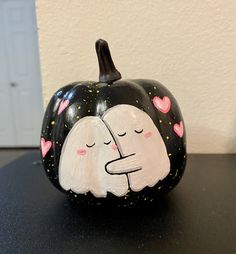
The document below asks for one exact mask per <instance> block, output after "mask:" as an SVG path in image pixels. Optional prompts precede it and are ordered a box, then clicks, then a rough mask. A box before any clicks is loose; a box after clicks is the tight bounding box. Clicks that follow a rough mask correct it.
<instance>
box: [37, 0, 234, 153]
mask: <svg viewBox="0 0 236 254" xmlns="http://www.w3.org/2000/svg"><path fill="white" fill-rule="evenodd" d="M36 3H37V15H38V24H39V39H40V51H41V63H42V74H43V84H44V87H43V91H44V103H45V104H44V105H45V106H46V104H47V103H48V101H49V99H50V97H51V96H52V94H53V93H54V92H55V91H56V90H57V89H58V88H59V87H61V86H62V85H63V84H67V83H68V82H71V81H75V80H98V64H97V59H96V55H95V50H94V43H95V40H97V39H98V38H100V37H101V38H104V39H106V40H107V41H108V42H109V45H110V48H111V53H112V56H113V59H114V62H115V65H116V66H117V68H118V70H119V71H120V72H121V74H122V76H123V77H124V78H149V79H155V80H158V81H160V82H161V83H163V84H164V85H165V86H167V87H168V88H169V89H170V91H171V92H172V93H173V94H174V95H175V97H176V99H177V100H178V102H179V104H180V107H181V109H182V113H183V116H184V120H185V126H186V130H187V139H188V140H187V141H188V152H192V153H198V152H200V153H228V152H231V153H232V152H236V131H235V128H236V100H235V94H236V79H235V77H236V54H235V52H236V18H235V13H236V1H233V0H224V1H222V0H207V1H196V0H188V1H187V0H185V1H179V0H172V1H163V0H155V1H133V0H126V1H123V2H121V1H110V0H103V1H101V0H87V1H78V0H70V1H66V2H65V1H48V0H37V2H36Z"/></svg>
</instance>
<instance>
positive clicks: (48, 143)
mask: <svg viewBox="0 0 236 254" xmlns="http://www.w3.org/2000/svg"><path fill="white" fill-rule="evenodd" d="M51 146H52V141H46V140H45V139H44V138H41V152H42V156H43V158H44V157H45V156H46V154H47V153H48V151H49V149H50V148H51Z"/></svg>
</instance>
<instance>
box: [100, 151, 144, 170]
mask: <svg viewBox="0 0 236 254" xmlns="http://www.w3.org/2000/svg"><path fill="white" fill-rule="evenodd" d="M105 167H106V171H107V172H108V173H109V174H125V173H130V172H133V171H137V170H140V169H141V168H142V167H141V163H140V162H139V160H138V159H137V156H136V155H131V156H128V157H125V158H119V159H117V160H114V161H111V162H109V163H107V164H106V166H105Z"/></svg>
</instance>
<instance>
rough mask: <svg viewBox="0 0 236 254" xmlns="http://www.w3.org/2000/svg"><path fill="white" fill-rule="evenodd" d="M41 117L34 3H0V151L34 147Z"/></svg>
mask: <svg viewBox="0 0 236 254" xmlns="http://www.w3.org/2000/svg"><path fill="white" fill-rule="evenodd" d="M42 115H43V106H42V89H41V79H40V67H39V53H38V40H37V26H36V15H35V3H34V0H0V147H30V146H38V145H39V135H40V129H41V122H42Z"/></svg>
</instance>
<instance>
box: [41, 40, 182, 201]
mask: <svg viewBox="0 0 236 254" xmlns="http://www.w3.org/2000/svg"><path fill="white" fill-rule="evenodd" d="M96 52H97V56H98V62H99V68H100V77H99V82H93V81H81V82H74V83H71V84H69V85H66V86H64V87H63V88H61V89H59V90H58V91H57V92H56V93H55V94H54V95H53V97H52V98H51V100H50V102H49V104H48V106H47V109H46V113H45V116H44V120H43V126H42V135H41V154H42V160H43V166H44V168H45V171H46V174H47V176H48V178H49V179H50V181H51V182H52V183H53V185H54V186H56V187H57V188H58V189H59V190H61V191H62V192H65V193H66V194H67V195H68V196H69V198H70V200H72V201H76V202H78V203H83V204H86V205H91V204H95V205H100V204H104V203H106V204H111V203H115V204H116V205H118V206H132V205H135V204H137V203H143V202H146V203H147V202H152V201H154V199H155V198H156V197H158V196H159V194H162V193H165V192H168V191H169V190H171V189H172V188H174V187H175V186H176V184H177V183H178V182H179V180H180V179H181V177H182V175H183V173H184V168H185V162H186V142H185V129H184V124H183V118H182V115H181V112H180V109H179V106H178V104H177V102H176V100H175V98H174V97H173V95H172V94H171V93H170V92H169V91H168V90H167V88H165V87H164V86H163V85H161V84H160V83H159V82H157V81H154V80H146V79H130V80H121V75H120V73H119V72H118V71H117V69H116V68H115V66H114V64H113V61H112V58H111V55H110V51H109V48H108V44H107V42H106V41H104V40H101V39H100V40H98V41H97V42H96ZM120 105H126V106H122V107H120ZM113 108H116V110H115V111H114V112H115V113H114V114H116V116H117V118H116V116H115V115H114V114H113V115H110V116H109V117H110V118H112V119H113V120H112V121H113V122H112V129H110V125H109V123H108V124H107V122H106V121H105V125H106V127H107V128H108V130H109V133H110V134H111V136H112V142H114V144H113V148H117V147H118V148H117V149H118V151H119V156H118V157H119V158H118V159H112V160H111V162H114V161H117V160H120V159H123V158H126V157H128V156H130V155H134V154H135V153H132V154H130V155H126V154H124V153H122V151H123V150H125V149H124V147H122V148H120V143H119V141H118V139H117V138H116V136H115V135H116V134H118V135H119V137H118V136H117V137H118V138H119V139H120V138H122V137H123V136H124V135H126V126H125V125H126V124H127V126H128V127H129V129H130V128H132V126H133V123H132V125H131V126H129V123H128V122H129V112H128V111H129V109H131V111H134V112H136V111H137V112H138V116H137V118H138V119H136V115H134V121H136V120H137V121H136V122H137V123H140V126H138V128H136V127H135V128H136V129H135V128H134V132H132V135H137V136H132V137H134V138H130V140H128V141H126V143H124V144H128V146H129V149H132V144H135V145H136V146H137V144H138V145H139V144H140V146H142V144H143V143H142V142H144V141H137V140H136V139H138V138H139V137H140V136H138V135H142V134H143V136H142V140H144V137H145V138H146V139H148V138H149V137H150V136H152V135H154V136H155V135H156V134H155V133H154V134H153V132H151V131H149V132H146V133H144V132H145V130H143V129H142V124H143V122H144V121H143V120H140V119H141V118H140V119H139V114H140V116H144V117H146V118H150V121H152V122H153V123H154V125H153V126H155V128H156V132H157V135H158V133H159V134H160V137H161V139H162V141H164V142H163V144H164V148H163V149H166V150H165V151H166V158H167V157H168V161H169V163H170V164H169V169H168V171H166V172H167V173H166V174H165V175H164V176H162V177H159V180H158V178H157V180H156V182H152V183H150V184H149V182H147V184H146V185H145V184H144V185H143V186H142V181H145V180H144V179H145V178H146V177H147V178H148V171H147V173H146V175H143V176H144V177H139V178H137V177H136V180H134V179H132V178H130V176H133V175H134V173H135V170H133V171H130V172H128V169H127V170H126V169H125V168H124V169H122V168H121V171H119V167H121V165H122V164H120V165H118V166H117V168H118V169H117V168H116V169H114V170H115V171H114V172H115V173H114V174H112V172H110V171H109V170H108V167H109V166H108V165H109V164H110V162H109V161H107V163H106V164H105V165H104V166H103V168H101V169H100V170H102V171H103V170H104V172H105V174H110V175H109V177H110V178H109V179H113V178H114V179H115V177H118V175H119V176H120V175H121V174H123V175H122V177H123V176H124V177H126V178H127V184H128V187H127V191H126V192H124V193H123V194H122V192H120V195H115V194H114V191H109V188H110V189H112V182H111V184H109V188H108V189H107V192H106V194H105V195H94V193H96V191H91V190H93V187H91V186H90V185H89V184H88V185H89V186H90V187H88V188H87V190H85V189H86V188H85V189H84V190H83V191H79V189H80V185H84V184H82V182H83V178H79V179H80V180H79V181H77V182H76V181H74V179H72V178H71V181H72V182H73V183H71V187H70V186H69V187H68V188H63V187H62V184H61V183H60V177H61V178H63V176H64V175H66V177H67V176H68V177H69V178H70V177H73V174H80V173H79V172H78V173H77V171H76V172H75V171H73V172H72V171H70V170H71V169H70V165H69V166H68V163H70V162H69V161H70V158H69V157H68V158H66V159H65V161H66V162H65V165H66V166H65V168H66V169H65V170H68V172H69V173H66V174H64V173H63V170H64V168H62V169H60V170H61V171H62V172H61V173H60V170H59V168H60V163H61V164H63V163H64V161H63V160H62V159H61V153H62V152H63V153H66V149H67V146H66V145H65V143H66V142H71V144H72V145H70V146H73V145H75V146H76V142H77V141H76V139H77V137H76V134H75V135H74V134H73V136H71V139H69V138H68V136H69V135H68V134H69V133H71V130H72V128H73V127H74V128H75V126H76V124H78V123H79V121H81V120H82V119H91V120H94V119H95V120H96V119H97V120H99V118H100V119H103V115H104V114H105V113H106V112H108V111H111V110H113ZM120 108H123V109H122V110H123V111H122V112H121V113H119V112H120V111H119V109H120ZM144 113H145V114H144ZM122 114H123V115H124V117H123V115H122ZM132 114H133V113H132V112H131V113H130V116H132ZM134 114H135V113H134ZM88 116H93V117H92V118H88ZM109 117H108V118H109ZM110 118H109V119H110ZM115 118H116V120H114V119H115ZM142 119H143V118H142ZM97 120H96V121H97ZM139 120H140V121H139ZM96 121H95V124H96ZM102 121H103V120H102ZM115 121H117V122H115ZM81 122H82V121H81ZM86 124H87V123H86ZM86 124H84V125H85V127H83V133H81V134H80V132H81V131H79V130H77V131H79V135H83V136H84V137H86V135H87V136H88V135H89V137H88V138H89V139H90V138H91V136H93V133H94V130H93V129H91V128H93V126H89V124H87V125H86ZM122 124H123V125H124V133H113V129H114V128H116V125H117V126H118V125H119V126H122ZM107 125H109V126H107ZM128 127H127V128H128ZM139 127H140V128H139ZM86 128H87V130H88V131H89V130H90V129H91V131H90V134H88V133H87V132H86ZM94 128H97V127H96V126H94ZM80 130H82V129H80ZM142 132H143V133H142ZM154 132H155V131H154ZM91 133H92V134H91ZM135 133H136V134H135ZM128 135H129V133H127V136H128ZM130 135H131V134H130ZM114 136H115V137H114ZM81 137H82V136H81ZM81 137H80V139H81ZM136 137H137V138H136ZM92 138H94V137H92ZM95 138H96V137H95ZM98 138H99V137H98ZM125 138H126V137H123V139H122V140H124V139H125ZM127 138H128V137H127ZM151 138H152V137H151ZM78 139H79V137H78ZM135 140H136V141H135ZM65 141H66V142H65ZM106 141H107V143H106ZM134 141H135V142H136V143H134ZM90 142H91V139H90ZM109 142H111V140H104V146H106V145H108V144H110V143H109ZM122 142H123V141H122ZM137 142H138V143H137ZM140 142H141V143H140ZM150 142H151V141H150ZM95 143H96V142H94V143H93V142H91V143H90V144H85V143H84V144H83V146H84V147H85V146H87V147H86V149H87V150H86V149H83V148H80V150H77V151H75V152H73V149H72V152H71V150H68V153H69V154H71V153H72V155H71V156H74V157H76V156H80V155H85V153H86V151H88V150H89V151H92V150H91V149H95V148H94V147H95V146H96V144H95ZM123 146H124V145H123ZM63 147H64V148H63ZM68 149H69V148H68ZM78 149H79V147H78ZM99 149H100V150H99ZM102 149H103V148H102V145H100V146H99V147H98V148H97V150H96V151H97V153H99V154H100V151H101V150H102ZM135 149H138V151H141V148H140V147H139V148H134V150H135ZM142 149H144V151H143V157H144V159H145V156H149V157H148V158H151V157H150V156H152V157H153V159H154V160H155V161H156V167H157V168H158V165H161V164H162V162H161V161H162V159H163V156H162V155H160V157H158V151H159V153H160V154H161V153H162V151H163V149H162V150H159V147H158V144H157V146H156V147H155V149H152V147H150V149H145V147H144V146H143V147H142ZM114 150H115V149H114ZM145 150H146V151H145ZM147 150H148V151H147ZM150 151H151V152H150ZM147 152H148V154H147ZM76 153H77V154H76ZM109 153H110V151H109ZM112 156H113V155H112ZM93 157H94V154H93ZM93 157H89V158H90V159H89V160H88V161H87V163H89V165H90V164H91V165H93V166H94V165H96V158H95V161H94V162H91V160H92V159H93ZM136 157H137V155H136ZM136 157H134V158H135V162H132V161H130V159H129V161H128V160H127V162H125V161H123V162H125V163H124V164H125V166H126V164H127V165H128V164H129V163H131V164H132V163H134V164H135V163H136V164H137V165H139V164H140V165H141V164H142V163H141V162H137V161H139V157H142V156H141V155H140V153H139V157H137V158H136ZM71 158H72V157H71ZM100 158H102V159H103V158H104V155H103V154H101V156H100ZM166 158H165V161H167V159H166ZM126 159H127V158H126ZM131 159H132V158H131ZM132 160H133V159H132ZM154 160H152V162H150V165H149V166H148V167H151V168H150V170H152V171H153V172H154V171H155V166H154V162H153V161H154ZM163 160H164V159H163ZM141 161H142V160H141ZM66 163H67V164H66ZM99 163H100V162H99ZM147 163H148V162H147ZM163 163H164V162H163ZM72 164H73V159H72V161H71V167H78V168H76V169H74V170H80V165H76V166H75V165H74V164H75V162H74V164H73V165H72ZM136 164H135V165H136ZM164 164H165V165H167V163H164ZM164 164H163V165H164ZM63 165H64V164H63ZM84 165H86V164H84ZM135 165H134V166H135ZM145 165H146V164H145ZM141 166H142V165H141ZM94 167H96V166H94ZM127 167H128V166H127ZM130 167H131V168H132V165H131V166H130ZM133 168H135V167H133ZM142 168H144V166H143V167H140V168H139V170H140V169H141V170H143V169H142ZM83 170H84V171H85V173H83V174H86V170H87V169H86V167H85V168H83ZM93 170H94V171H93ZM95 170H96V169H91V172H92V173H91V172H90V173H89V174H90V177H91V174H93V172H95ZM117 170H118V171H117ZM137 170H138V169H137ZM158 170H160V172H161V170H162V169H161V168H160V169H158ZM108 171H109V172H108ZM104 172H103V173H104ZM155 172H157V170H156V171H155ZM63 174H64V175H63ZM94 174H95V176H94V177H96V172H95V173H94ZM155 174H158V173H155ZM137 176H138V175H137ZM75 178H76V177H75ZM126 178H125V179H126ZM142 178H143V179H142ZM117 179H118V178H117ZM122 179H124V178H122ZM149 179H153V178H152V177H149ZM75 180H76V179H75ZM87 180H88V179H87ZM93 180H94V181H96V179H93ZM68 181H70V180H68ZM68 181H67V182H68ZM99 181H100V182H99ZM102 181H103V179H100V180H98V182H96V183H94V184H95V185H99V184H102V183H101V182H102ZM118 181H119V180H118ZM147 181H148V180H147ZM149 181H151V180H149ZM61 182H63V179H62V180H61ZM119 184H120V183H118V185H119ZM75 185H76V186H77V185H78V186H79V187H78V188H77V189H76V188H75V187H73V186H75ZM140 186H142V187H140ZM85 187H86V186H85ZM75 189H76V190H77V191H75Z"/></svg>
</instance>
